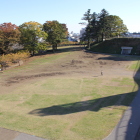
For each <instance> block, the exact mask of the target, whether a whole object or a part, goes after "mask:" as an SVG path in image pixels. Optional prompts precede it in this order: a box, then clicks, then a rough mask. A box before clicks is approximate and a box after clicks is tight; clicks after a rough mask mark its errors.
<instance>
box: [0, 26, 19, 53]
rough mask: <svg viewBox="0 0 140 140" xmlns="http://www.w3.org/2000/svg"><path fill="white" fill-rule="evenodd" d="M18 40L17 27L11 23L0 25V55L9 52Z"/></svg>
mask: <svg viewBox="0 0 140 140" xmlns="http://www.w3.org/2000/svg"><path fill="white" fill-rule="evenodd" d="M19 40H20V31H19V27H18V26H16V25H15V24H12V23H3V24H0V53H2V54H6V53H9V52H10V49H11V46H13V45H14V44H16V43H18V42H19Z"/></svg>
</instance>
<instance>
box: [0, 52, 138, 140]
mask: <svg viewBox="0 0 140 140" xmlns="http://www.w3.org/2000/svg"><path fill="white" fill-rule="evenodd" d="M67 53H70V52H65V53H63V54H56V55H52V56H49V58H48V56H44V57H43V58H38V59H37V60H34V61H32V62H30V63H29V64H28V65H26V66H23V67H20V70H19V71H17V73H19V72H22V70H23V71H24V70H25V68H26V67H28V66H29V67H30V69H34V68H35V67H38V65H40V66H43V65H46V62H47V63H53V61H54V60H56V59H59V58H60V57H61V58H62V56H64V55H66V54H67ZM46 58H48V59H46ZM133 67H134V66H133ZM6 73H8V74H10V71H5V74H6ZM134 87H135V89H134ZM137 90H138V85H137V84H136V83H135V81H134V80H133V78H128V77H123V76H120V77H117V78H113V77H112V78H111V77H106V76H102V77H96V78H95V77H91V78H80V77H78V78H77V77H69V76H67V77H63V78H62V77H61V78H60V77H53V78H44V79H42V80H38V81H37V80H34V82H32V83H31V84H28V82H27V83H24V84H23V85H22V87H19V88H18V89H14V90H12V91H11V92H9V93H7V94H0V127H4V128H8V129H12V130H17V131H21V132H24V133H29V134H32V135H36V136H40V137H43V138H46V139H50V140H72V139H75V140H85V139H86V140H101V139H102V138H104V137H105V136H107V135H108V134H109V133H110V132H111V130H112V129H113V128H114V127H115V125H116V124H117V122H118V121H119V119H120V118H121V116H122V114H123V112H124V111H125V109H126V108H127V106H128V105H129V104H130V103H131V101H132V99H133V97H134V96H135V95H136V92H137Z"/></svg>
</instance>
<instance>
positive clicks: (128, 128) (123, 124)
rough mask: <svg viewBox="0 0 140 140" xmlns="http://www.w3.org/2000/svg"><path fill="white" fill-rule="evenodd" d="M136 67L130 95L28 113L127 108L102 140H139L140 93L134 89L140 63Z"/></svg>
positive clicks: (139, 84) (137, 79) (56, 113)
mask: <svg viewBox="0 0 140 140" xmlns="http://www.w3.org/2000/svg"><path fill="white" fill-rule="evenodd" d="M113 60H114V59H113ZM132 60H133V59H132ZM114 61H118V60H114ZM119 61H120V60H119ZM122 61H123V60H122ZM125 61H126V60H125ZM136 67H137V68H138V67H139V69H138V70H137V72H136V73H135V74H134V77H133V78H134V80H135V86H134V87H133V90H132V91H131V92H130V93H123V94H119V95H112V96H108V97H102V98H98V99H93V100H87V101H80V102H74V103H69V104H60V105H55V106H50V107H46V108H38V109H35V110H32V111H31V112H29V114H31V115H37V116H49V115H65V114H71V113H77V112H82V111H88V110H89V111H94V112H97V111H99V110H100V109H102V108H105V107H108V108H110V107H113V106H128V110H126V111H125V113H124V115H123V117H122V118H121V120H120V122H119V123H118V125H117V126H116V127H115V129H114V130H113V131H112V133H111V134H110V135H109V136H108V137H107V138H105V139H104V140H140V91H139V90H138V91H139V92H138V91H136V87H137V86H138V89H139V87H140V61H138V63H137V66H136ZM135 96H136V97H135ZM134 97H135V98H134ZM133 99H134V100H133ZM132 100H133V101H132ZM131 101H132V103H131ZM130 103H131V104H130Z"/></svg>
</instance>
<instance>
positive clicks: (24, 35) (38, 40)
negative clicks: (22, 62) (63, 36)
mask: <svg viewBox="0 0 140 140" xmlns="http://www.w3.org/2000/svg"><path fill="white" fill-rule="evenodd" d="M19 30H20V32H21V38H20V41H21V42H20V43H21V44H22V45H23V46H24V48H25V49H26V50H28V51H29V52H30V53H31V54H32V55H34V54H35V52H38V51H39V50H45V49H46V45H45V40H46V38H47V37H48V34H47V33H46V32H44V31H43V25H42V24H40V23H38V22H32V21H31V22H25V23H23V24H22V25H21V26H20V28H19Z"/></svg>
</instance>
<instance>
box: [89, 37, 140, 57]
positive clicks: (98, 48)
mask: <svg viewBox="0 0 140 140" xmlns="http://www.w3.org/2000/svg"><path fill="white" fill-rule="evenodd" d="M122 46H126V47H133V49H132V51H131V54H138V55H139V54H140V51H139V50H140V38H114V39H110V40H106V41H104V42H99V43H94V44H91V50H92V51H94V52H102V53H111V54H121V47H122Z"/></svg>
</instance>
